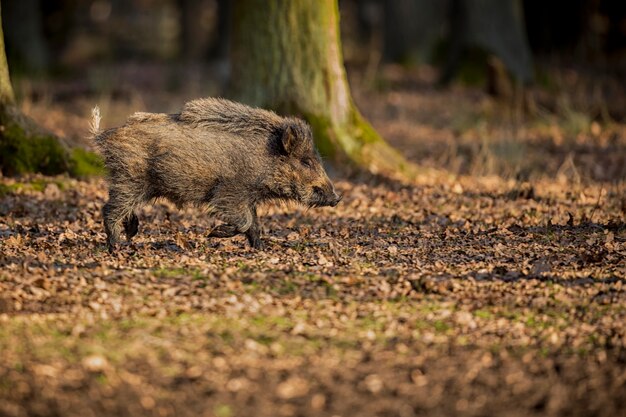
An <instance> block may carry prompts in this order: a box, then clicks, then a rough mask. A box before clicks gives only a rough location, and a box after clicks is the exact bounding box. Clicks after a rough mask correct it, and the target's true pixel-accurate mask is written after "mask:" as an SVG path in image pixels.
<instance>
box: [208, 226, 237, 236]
mask: <svg viewBox="0 0 626 417" xmlns="http://www.w3.org/2000/svg"><path fill="white" fill-rule="evenodd" d="M239 233H241V232H239V230H238V229H237V227H235V226H233V225H232V224H228V223H224V224H220V225H219V226H217V227H216V228H215V229H213V230H211V233H209V237H221V238H224V237H233V236H236V235H238V234H239Z"/></svg>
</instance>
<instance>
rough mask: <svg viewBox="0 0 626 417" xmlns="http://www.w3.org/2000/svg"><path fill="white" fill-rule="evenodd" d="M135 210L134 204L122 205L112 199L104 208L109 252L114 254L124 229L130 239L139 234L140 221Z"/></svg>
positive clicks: (103, 213) (103, 216)
mask: <svg viewBox="0 0 626 417" xmlns="http://www.w3.org/2000/svg"><path fill="white" fill-rule="evenodd" d="M134 209H135V207H134V204H121V203H119V202H118V201H117V199H114V198H110V199H109V202H108V203H106V204H105V205H104V207H103V208H102V218H103V221H104V230H105V232H106V234H107V247H108V249H109V252H113V249H114V248H115V244H116V243H117V242H119V240H120V234H121V233H122V228H124V230H125V232H126V236H127V237H128V238H129V239H130V238H131V237H132V236H134V235H135V234H137V230H138V228H139V219H137V216H136V215H135V213H134Z"/></svg>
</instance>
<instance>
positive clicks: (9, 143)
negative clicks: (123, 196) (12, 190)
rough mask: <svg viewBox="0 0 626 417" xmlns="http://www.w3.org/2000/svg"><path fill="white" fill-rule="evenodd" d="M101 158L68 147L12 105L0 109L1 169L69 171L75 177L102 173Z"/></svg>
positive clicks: (14, 172) (15, 172) (12, 173)
mask: <svg viewBox="0 0 626 417" xmlns="http://www.w3.org/2000/svg"><path fill="white" fill-rule="evenodd" d="M102 166H103V165H102V162H101V160H100V158H99V157H98V156H97V155H95V154H93V153H91V152H87V151H85V150H82V149H73V150H71V151H70V150H68V149H67V148H66V147H65V146H63V144H61V142H60V141H59V139H58V138H57V137H56V136H54V135H53V134H51V133H48V132H45V131H43V130H42V129H41V128H39V127H38V126H36V125H35V124H34V122H32V121H31V120H30V119H28V118H27V117H25V116H23V115H22V114H21V113H20V112H19V111H18V110H17V109H15V108H13V107H12V106H4V107H3V108H2V109H0V170H2V174H3V175H7V176H15V175H22V174H26V173H31V172H38V173H42V174H44V175H57V174H62V173H69V174H70V175H72V176H76V177H85V176H90V175H99V174H101V173H102V172H103V168H102Z"/></svg>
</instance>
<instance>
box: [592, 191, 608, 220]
mask: <svg viewBox="0 0 626 417" xmlns="http://www.w3.org/2000/svg"><path fill="white" fill-rule="evenodd" d="M603 191H604V185H603V186H602V187H600V193H599V194H598V201H596V204H595V206H594V207H593V210H591V214H590V215H589V223H593V215H594V214H595V213H596V210H597V209H598V207H600V199H601V198H602V192H603Z"/></svg>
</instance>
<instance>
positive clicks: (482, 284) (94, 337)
mask: <svg viewBox="0 0 626 417" xmlns="http://www.w3.org/2000/svg"><path fill="white" fill-rule="evenodd" d="M393 77H394V75H393V74H391V75H389V77H388V78H387V82H388V84H387V86H386V87H385V89H384V90H381V91H371V90H370V91H367V90H363V91H360V90H358V88H357V89H356V90H357V94H356V98H357V102H358V103H361V107H362V110H363V112H364V113H365V114H366V116H367V117H369V119H370V120H371V121H372V122H373V124H374V126H375V127H376V128H377V129H378V130H379V131H380V132H381V133H383V135H384V136H385V137H386V138H388V139H389V140H390V141H391V142H392V143H393V144H394V145H395V146H396V147H398V148H399V149H401V150H402V151H403V152H404V153H405V155H407V157H409V158H410V159H412V160H415V161H417V162H420V163H422V164H423V165H426V166H431V167H434V168H438V169H441V175H437V174H436V173H435V171H433V173H430V174H429V175H425V176H424V177H422V178H419V179H418V181H417V182H416V183H415V184H401V183H397V182H391V181H386V180H382V179H376V178H366V177H360V176H357V177H354V176H352V177H350V176H348V177H345V176H344V177H339V178H338V179H337V181H336V186H337V188H338V189H339V190H340V191H341V192H342V193H343V195H344V199H343V201H342V203H341V204H340V205H339V206H338V207H336V208H323V209H312V210H303V209H300V208H297V207H296V208H281V207H267V208H266V209H265V210H264V212H263V215H262V218H261V221H262V225H263V231H264V238H265V240H266V242H267V249H266V250H264V251H256V250H253V249H250V248H249V247H248V246H247V244H246V242H245V240H244V239H243V238H233V239H227V240H218V239H209V238H207V237H206V235H207V233H208V231H209V230H210V229H211V227H212V225H213V222H212V220H211V219H209V218H207V216H206V215H205V214H204V213H203V212H202V211H200V210H197V209H192V208H189V209H185V210H176V209H175V208H174V207H173V206H171V205H170V204H168V203H166V202H159V203H157V204H155V205H154V206H149V207H146V208H145V209H144V210H143V212H142V214H141V216H140V222H141V224H140V233H139V235H138V236H137V237H136V238H135V239H134V240H133V242H132V243H128V244H123V245H122V246H121V248H120V249H119V250H118V252H117V253H116V254H114V255H110V254H108V252H107V251H106V248H105V245H104V233H103V230H102V226H101V213H100V211H101V208H102V205H103V204H104V202H105V200H106V184H105V183H104V181H103V180H102V179H91V180H84V181H81V180H75V179H70V178H67V177H42V176H30V177H24V178H19V179H10V178H0V267H1V270H0V416H81V417H83V416H125V415H128V416H130V415H132V416H141V415H154V416H215V417H231V416H233V417H234V416H268V417H269V416H272V417H273V416H344V417H345V416H359V417H367V416H407V417H409V416H418V415H431V416H443V415H448V416H453V415H454V416H456V415H468V416H487V415H501V416H530V415H537V416H540V415H541V416H561V415H571V416H589V415H596V416H621V415H624V413H625V412H626V395H624V393H625V392H626V222H625V221H626V183H625V182H624V172H625V170H626V168H625V164H624V159H625V158H626V124H624V123H623V122H619V121H615V120H608V119H604V120H602V119H598V118H597V117H594V116H593V115H589V112H585V111H581V110H580V109H578V110H574V108H575V104H570V105H569V107H568V109H569V110H568V111H561V112H560V113H559V112H557V111H554V112H549V111H547V110H546V112H545V114H544V115H543V116H540V117H534V118H532V119H528V120H520V119H519V118H518V116H515V115H513V112H510V114H509V116H510V117H508V118H507V117H506V115H505V116H503V112H501V111H500V110H499V108H500V106H499V105H498V103H496V102H494V101H493V100H492V99H489V98H487V97H486V96H484V95H483V94H482V93H481V92H480V91H477V90H476V89H471V88H460V87H455V88H453V89H452V90H448V91H438V90H435V89H432V88H429V87H425V86H424V85H425V84H424V83H421V82H420V81H419V77H416V81H415V80H414V81H411V79H410V78H406V77H408V76H406V77H405V79H404V81H403V83H396V84H394V81H393V80H394V78H393ZM407 79H408V81H407ZM81 100H82V101H80V100H79V101H78V102H77V101H74V102H71V103H70V104H67V105H65V106H55V107H50V106H49V103H47V102H45V101H43V102H41V103H26V104H25V105H24V108H25V110H26V111H27V112H28V113H29V114H31V115H33V117H35V118H36V119H37V120H38V121H40V122H42V123H44V124H46V125H47V126H48V127H49V128H51V129H53V130H55V131H57V132H59V133H64V134H67V135H68V136H70V137H74V138H80V137H84V136H85V135H86V133H85V132H86V124H87V121H86V119H87V118H86V116H85V117H82V116H81V115H87V114H88V109H89V107H90V106H91V105H93V104H94V103H93V102H94V101H96V100H95V99H92V100H91V101H90V100H85V99H81ZM142 100H143V102H150V103H157V102H158V100H156V99H155V100H154V101H152V100H150V99H149V98H146V97H143V98H142ZM180 102H182V99H180ZM133 103H135V105H136V102H133V101H132V100H131V101H126V102H124V101H120V102H119V103H118V102H117V101H115V100H111V101H110V103H109V104H110V105H109V106H107V107H106V110H107V111H105V112H103V113H104V118H105V119H104V122H105V124H106V125H114V124H116V123H119V122H120V121H121V120H123V118H122V116H116V115H117V114H120V115H121V114H124V113H126V114H127V113H130V111H129V108H132V107H133ZM572 103H573V102H572ZM175 105H176V103H174V104H171V103H169V102H168V104H167V106H175ZM167 106H165V107H167ZM135 107H136V106H135ZM147 107H148V110H155V109H154V108H150V106H147ZM157 107H158V105H157ZM77 109H80V110H77ZM134 110H145V108H134V109H133V110H132V111H134ZM159 110H163V111H172V110H171V109H169V108H162V109H159ZM583 110H585V109H583ZM107 114H108V115H109V116H110V117H109V119H107ZM47 116H48V117H47ZM76 140H77V141H78V140H79V139H76Z"/></svg>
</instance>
